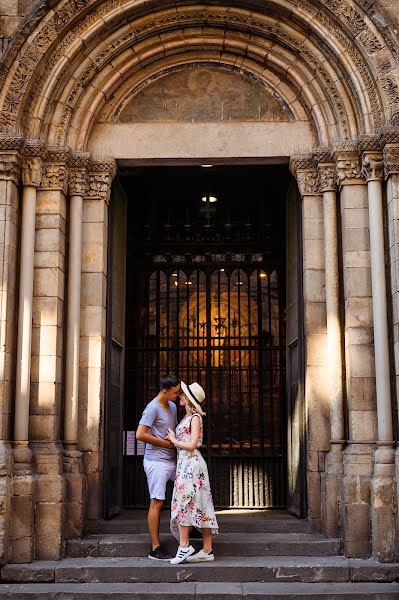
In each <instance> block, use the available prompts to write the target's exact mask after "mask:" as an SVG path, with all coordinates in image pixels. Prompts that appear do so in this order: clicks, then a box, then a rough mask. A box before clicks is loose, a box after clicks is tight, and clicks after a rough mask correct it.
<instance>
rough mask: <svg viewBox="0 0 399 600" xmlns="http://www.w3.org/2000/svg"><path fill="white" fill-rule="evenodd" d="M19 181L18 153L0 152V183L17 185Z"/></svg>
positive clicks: (19, 162) (19, 164)
mask: <svg viewBox="0 0 399 600" xmlns="http://www.w3.org/2000/svg"><path fill="white" fill-rule="evenodd" d="M20 180H21V156H20V154H19V152H12V151H10V152H1V151H0V181H13V182H14V183H15V184H16V185H19V183H20Z"/></svg>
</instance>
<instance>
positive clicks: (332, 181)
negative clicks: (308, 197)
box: [318, 163, 337, 192]
mask: <svg viewBox="0 0 399 600" xmlns="http://www.w3.org/2000/svg"><path fill="white" fill-rule="evenodd" d="M318 171H319V182H320V191H321V192H335V191H336V190H337V169H336V166H335V163H321V164H319V165H318Z"/></svg>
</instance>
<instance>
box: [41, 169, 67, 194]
mask: <svg viewBox="0 0 399 600" xmlns="http://www.w3.org/2000/svg"><path fill="white" fill-rule="evenodd" d="M67 184H68V178H67V169H66V167H65V165H59V164H52V163H47V164H46V165H45V166H44V169H43V177H42V181H41V186H40V187H41V189H42V190H60V191H62V192H64V194H66V192H67Z"/></svg>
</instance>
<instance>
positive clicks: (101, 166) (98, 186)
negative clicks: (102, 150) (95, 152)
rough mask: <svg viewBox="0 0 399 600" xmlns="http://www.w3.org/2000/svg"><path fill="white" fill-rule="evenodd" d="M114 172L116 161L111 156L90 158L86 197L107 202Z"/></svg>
mask: <svg viewBox="0 0 399 600" xmlns="http://www.w3.org/2000/svg"><path fill="white" fill-rule="evenodd" d="M115 174H116V163H115V160H114V159H113V158H103V159H99V160H91V161H90V167H89V178H88V179H89V181H88V191H87V197H88V198H98V199H103V200H105V202H107V203H108V202H109V197H110V194H111V183H112V180H113V178H114V177H115Z"/></svg>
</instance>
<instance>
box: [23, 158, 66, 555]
mask: <svg viewBox="0 0 399 600" xmlns="http://www.w3.org/2000/svg"><path fill="white" fill-rule="evenodd" d="M68 158H69V150H68V148H62V147H50V148H49V149H48V152H47V154H46V157H45V160H46V162H45V165H44V169H43V178H42V182H41V187H40V189H39V190H38V195H37V211H36V212H37V215H36V244H35V254H34V258H35V274H34V294H33V295H34V316H33V344H32V377H31V396H32V399H31V409H30V418H29V430H30V439H31V446H32V450H33V453H34V461H35V485H36V499H35V500H36V501H35V557H36V559H39V560H58V559H59V558H61V556H62V554H63V542H64V540H63V529H64V498H65V481H64V477H63V448H62V445H61V443H60V436H61V390H62V355H63V341H64V338H63V335H64V331H63V322H64V280H65V264H64V263H65V218H66V191H67V161H68Z"/></svg>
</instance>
